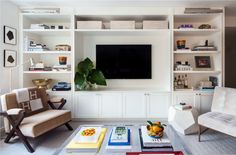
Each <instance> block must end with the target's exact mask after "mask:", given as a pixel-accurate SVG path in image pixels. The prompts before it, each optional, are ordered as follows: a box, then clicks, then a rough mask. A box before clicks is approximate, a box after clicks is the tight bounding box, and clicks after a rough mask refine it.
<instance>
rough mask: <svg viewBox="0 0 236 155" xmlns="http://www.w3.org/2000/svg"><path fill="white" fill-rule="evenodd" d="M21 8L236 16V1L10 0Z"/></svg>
mask: <svg viewBox="0 0 236 155" xmlns="http://www.w3.org/2000/svg"><path fill="white" fill-rule="evenodd" d="M10 1H12V2H13V3H15V4H17V5H18V6H20V7H38V6H40V7H46V6H51V7H52V6H53V7H55V6H56V7H59V6H63V7H71V6H73V7H108V6H112V7H114V6H116V7H130V6H136V7H138V6H146V7H151V6H152V7H153V6H157V7H170V6H171V7H210V6H211V7H213V6H214V7H226V15H227V16H236V0H10Z"/></svg>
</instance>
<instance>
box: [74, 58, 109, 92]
mask: <svg viewBox="0 0 236 155" xmlns="http://www.w3.org/2000/svg"><path fill="white" fill-rule="evenodd" d="M74 82H75V85H76V88H77V89H79V90H86V89H89V88H93V87H94V86H95V85H102V86H106V85H107V83H106V79H105V77H104V75H103V73H102V72H101V71H100V70H97V69H95V68H94V64H93V62H92V61H91V60H90V59H89V58H86V59H84V60H83V61H81V62H79V63H78V65H77V70H76V73H75V79H74Z"/></svg>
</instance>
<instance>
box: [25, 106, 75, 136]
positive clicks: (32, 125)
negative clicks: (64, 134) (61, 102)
mask: <svg viewBox="0 0 236 155" xmlns="http://www.w3.org/2000/svg"><path fill="white" fill-rule="evenodd" d="M70 120H71V112H70V111H69V110H46V111H43V112H41V113H38V114H35V115H32V116H29V117H26V118H24V120H23V121H22V123H21V125H20V130H21V131H22V133H23V134H24V135H25V136H27V137H37V136H39V135H41V134H43V133H45V132H47V131H49V130H51V129H53V128H55V127H58V126H60V125H63V124H65V123H66V122H69V121H70Z"/></svg>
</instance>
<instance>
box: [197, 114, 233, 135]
mask: <svg viewBox="0 0 236 155" xmlns="http://www.w3.org/2000/svg"><path fill="white" fill-rule="evenodd" d="M198 124H200V125H202V126H205V127H208V128H211V129H214V130H216V131H220V132H223V133H226V134H228V135H231V136H234V137H236V116H234V115H230V114H224V113H220V112H208V113H205V114H203V115H201V116H199V117H198Z"/></svg>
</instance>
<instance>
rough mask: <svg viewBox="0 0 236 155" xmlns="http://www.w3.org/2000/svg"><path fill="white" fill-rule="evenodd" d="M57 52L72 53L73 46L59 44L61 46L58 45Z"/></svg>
mask: <svg viewBox="0 0 236 155" xmlns="http://www.w3.org/2000/svg"><path fill="white" fill-rule="evenodd" d="M55 50H56V51H70V50H71V46H70V45H66V44H59V45H56V47H55Z"/></svg>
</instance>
